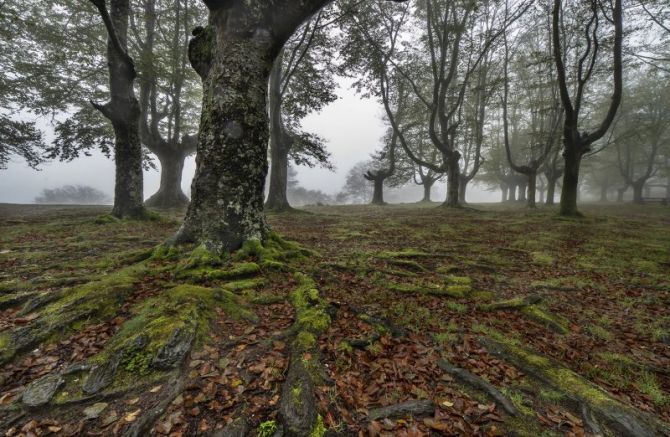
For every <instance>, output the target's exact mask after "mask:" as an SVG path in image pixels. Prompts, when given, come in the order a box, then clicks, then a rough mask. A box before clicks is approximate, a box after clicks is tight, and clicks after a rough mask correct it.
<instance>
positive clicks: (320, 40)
mask: <svg viewBox="0 0 670 437" xmlns="http://www.w3.org/2000/svg"><path fill="white" fill-rule="evenodd" d="M332 22H333V19H331V17H330V15H329V14H326V13H325V12H323V11H320V12H319V13H318V14H317V15H316V16H315V17H314V18H313V19H312V20H310V21H309V22H307V23H305V24H304V25H303V26H302V28H301V29H298V31H297V32H296V33H295V34H294V35H293V36H292V37H291V38H290V39H289V41H288V42H287V43H286V44H285V46H284V48H283V49H282V50H281V52H280V53H279V56H278V57H277V59H276V61H275V63H274V66H273V68H272V72H271V74H270V89H269V111H270V154H271V155H270V165H271V171H270V184H269V185H270V191H269V193H268V197H267V201H266V203H265V208H266V209H272V210H275V211H284V210H288V209H290V204H289V202H288V197H287V168H288V165H289V157H292V158H293V161H294V162H295V163H296V164H303V165H308V166H310V167H312V166H314V165H316V164H320V165H322V166H324V167H326V168H332V166H331V165H330V163H329V162H328V158H329V153H328V152H327V151H326V150H325V147H324V141H323V139H321V138H320V137H318V136H317V135H314V134H310V133H306V132H302V131H301V129H300V122H301V120H302V119H303V118H304V117H305V116H307V115H308V114H309V113H311V112H313V111H318V110H320V109H322V108H323V107H324V106H325V105H327V104H328V103H330V102H332V101H334V100H336V99H337V96H336V95H335V94H334V92H333V90H334V88H335V86H336V84H335V81H334V80H333V75H332V70H333V65H332V58H333V53H332V50H333V42H332V38H331V37H330V35H329V24H330V23H332Z"/></svg>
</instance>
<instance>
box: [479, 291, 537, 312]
mask: <svg viewBox="0 0 670 437" xmlns="http://www.w3.org/2000/svg"><path fill="white" fill-rule="evenodd" d="M540 302H542V296H540V295H539V294H529V295H528V296H523V297H515V298H513V299H507V300H503V301H500V302H492V303H487V304H484V305H480V306H479V310H481V311H498V310H515V309H519V308H524V307H527V306H529V305H536V304H538V303H540Z"/></svg>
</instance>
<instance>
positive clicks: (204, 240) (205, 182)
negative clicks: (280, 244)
mask: <svg viewBox="0 0 670 437" xmlns="http://www.w3.org/2000/svg"><path fill="white" fill-rule="evenodd" d="M232 8H233V9H240V11H230V12H229V11H228V9H221V8H217V9H212V10H211V11H210V23H212V25H211V26H209V27H208V28H207V29H203V30H200V31H199V32H198V34H197V35H196V38H194V39H193V40H192V41H191V44H190V48H189V58H190V59H191V64H192V65H193V66H194V68H195V69H196V71H198V73H199V74H200V75H201V77H203V88H204V96H203V104H202V115H201V119H200V133H199V137H198V148H197V158H196V164H197V169H196V174H195V178H194V180H193V184H192V188H191V193H192V194H191V195H192V198H191V203H190V205H189V208H188V211H187V213H186V218H185V220H184V223H183V224H182V227H181V228H180V230H179V231H178V233H177V235H176V236H175V239H174V242H175V243H184V242H197V243H201V244H204V245H205V246H206V247H207V249H209V250H210V251H213V252H217V253H224V252H231V251H233V250H236V249H238V248H240V247H241V246H242V244H243V243H244V242H245V241H247V240H260V241H264V240H265V238H266V236H267V232H268V227H267V223H266V221H265V215H264V214H263V200H264V199H263V194H264V192H263V191H264V190H263V188H264V184H265V176H266V174H267V170H268V163H267V142H268V137H269V135H268V114H267V83H268V79H269V75H270V70H271V68H272V63H273V61H274V57H275V55H276V51H275V50H274V46H275V44H274V41H273V39H272V36H271V33H270V31H269V30H268V29H265V28H263V27H262V23H260V22H259V21H260V20H258V19H256V20H254V18H256V17H254V11H251V10H246V7H245V6H244V2H243V3H240V6H233V7H232ZM234 12H237V14H236V13H234ZM251 35H253V36H251Z"/></svg>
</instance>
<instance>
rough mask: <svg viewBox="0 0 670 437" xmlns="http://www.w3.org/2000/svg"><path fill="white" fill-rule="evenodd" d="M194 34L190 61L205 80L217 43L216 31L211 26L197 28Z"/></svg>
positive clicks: (189, 56) (190, 45)
mask: <svg viewBox="0 0 670 437" xmlns="http://www.w3.org/2000/svg"><path fill="white" fill-rule="evenodd" d="M213 3H217V2H213ZM192 34H193V38H192V39H191V41H190V42H189V44H188V59H189V61H190V62H191V66H192V67H193V69H194V70H195V71H196V72H197V73H198V75H199V76H200V77H201V78H202V79H203V80H204V79H205V78H206V77H207V75H208V74H209V69H210V68H211V65H212V57H213V53H214V44H215V43H216V38H215V35H214V29H213V28H212V27H211V26H207V27H196V28H195V29H194V30H193V33H192Z"/></svg>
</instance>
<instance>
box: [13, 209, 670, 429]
mask: <svg viewBox="0 0 670 437" xmlns="http://www.w3.org/2000/svg"><path fill="white" fill-rule="evenodd" d="M584 212H585V213H586V218H584V219H575V220H572V219H571V220H565V219H559V218H558V217H557V216H556V215H555V211H554V210H549V209H539V210H537V211H529V210H526V209H522V208H520V207H516V206H513V207H501V206H476V207H475V208H472V209H470V208H468V209H464V210H458V211H454V210H446V209H442V208H437V207H432V206H428V207H426V206H422V207H419V206H416V205H405V206H386V207H368V206H364V207H363V206H361V207H314V208H307V209H306V212H298V213H287V214H274V215H270V217H269V221H270V223H271V224H272V226H273V229H274V230H275V231H276V232H278V234H279V235H281V236H282V237H283V238H284V240H287V241H292V242H297V243H298V244H299V246H297V245H295V244H289V243H285V242H284V240H277V241H276V242H275V243H273V244H274V246H273V247H272V248H269V249H268V250H267V251H264V250H262V249H259V248H253V247H247V248H245V250H244V251H243V253H240V254H238V255H237V256H235V257H232V258H230V259H224V260H211V259H209V258H207V255H206V254H204V255H203V254H199V252H198V248H190V249H189V250H184V251H174V252H171V251H169V250H168V249H166V248H162V247H161V246H159V245H160V244H161V243H162V242H164V241H165V240H166V239H167V238H168V237H169V236H170V235H171V234H172V233H173V232H174V231H175V230H176V229H177V228H178V226H179V219H180V217H178V216H177V217H175V215H174V214H170V215H168V214H164V216H163V217H162V218H159V219H156V220H153V221H116V220H113V219H111V218H109V217H108V216H105V215H104V214H105V210H103V209H100V208H85V207H68V208H65V207H36V206H15V205H0V362H2V363H3V364H2V366H1V367H0V433H2V434H3V435H8V436H18V435H26V436H29V435H149V434H152V435H173V436H179V435H184V436H190V435H243V433H241V434H234V433H233V431H232V428H230V427H229V428H226V430H225V431H223V428H224V427H226V426H227V425H229V424H230V423H239V420H241V419H244V421H245V422H246V423H245V427H244V428H246V431H247V434H248V435H259V436H263V437H266V436H272V435H277V433H278V432H282V430H283V432H284V435H323V434H325V433H326V432H327V433H330V434H332V435H336V434H339V435H371V436H377V435H407V436H419V435H431V434H432V435H494V436H495V435H526V436H540V435H543V436H552V435H575V436H581V435H595V434H604V435H640V433H643V432H649V434H648V435H663V434H664V433H667V429H668V428H667V427H668V426H669V425H670V210H669V209H668V208H667V207H661V206H659V207H652V206H649V207H644V208H639V207H638V208H635V209H633V207H628V206H623V205H618V206H614V205H612V206H599V207H598V208H595V207H585V208H584ZM156 247H158V248H159V249H156ZM303 249H307V250H308V251H306V250H303ZM190 250H192V252H190ZM109 363H114V364H115V365H114V366H112V367H113V371H111V373H106V371H105V369H106V370H109V368H110V366H109ZM296 366H297V367H296ZM303 368H305V369H307V372H303V373H304V374H305V375H307V376H306V378H307V379H308V380H309V381H307V382H304V381H303V379H300V378H302V376H301V377H299V378H298V379H294V376H295V375H296V373H295V372H298V373H297V374H298V375H302V374H301V373H300V369H303ZM296 369H297V370H296ZM454 369H456V370H454ZM110 375H111V376H110ZM108 376H109V377H108ZM287 378H289V379H290V380H291V381H290V383H288V382H286V381H287ZM98 379H99V380H100V381H102V382H101V383H100V384H99V385H100V387H96V389H91V386H92V383H91V381H93V382H95V381H94V380H96V381H97V380H98ZM54 381H55V382H54ZM473 381H474V382H473ZM36 387H38V388H40V390H38V391H36V390H35V388H36ZM42 388H45V390H46V392H47V393H48V395H47V396H46V400H45V399H42V398H41V397H44V396H43V390H41V389H42ZM311 392H313V396H312V398H313V399H312V398H311V397H310V396H311V395H310V393H311ZM26 393H27V394H26ZM35 393H37V395H36V394H35ZM312 400H313V401H314V402H313V403H314V405H313V407H315V411H314V412H313V414H312V413H311V412H310V411H311V410H310V408H311V403H312ZM31 402H32V403H37V404H38V405H35V406H33V407H32V408H31V407H29V406H28V405H29V404H31ZM384 407H389V408H384ZM394 409H395V410H396V411H395V413H396V414H390V413H389V411H391V412H392V411H393V410H394ZM398 410H399V411H398ZM287 411H298V412H301V413H300V414H303V413H304V414H303V416H304V417H307V419H305V420H307V422H309V428H308V429H309V431H292V429H293V428H291V426H290V425H289V422H291V419H290V418H288V416H289V413H287ZM296 426H297V425H296ZM636 426H641V428H639V427H638V428H636ZM296 429H297V428H296ZM217 432H218V434H217Z"/></svg>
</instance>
